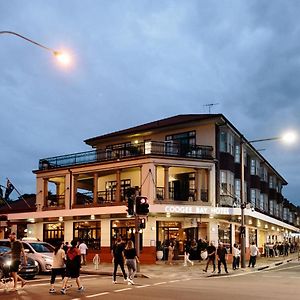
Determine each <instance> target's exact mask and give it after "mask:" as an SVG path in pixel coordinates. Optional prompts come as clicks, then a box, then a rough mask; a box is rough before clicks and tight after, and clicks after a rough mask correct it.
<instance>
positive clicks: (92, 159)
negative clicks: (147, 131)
mask: <svg viewBox="0 0 300 300" xmlns="http://www.w3.org/2000/svg"><path fill="white" fill-rule="evenodd" d="M212 154H213V147H211V146H202V145H188V146H187V145H181V144H179V143H175V142H171V141H170V142H154V141H149V142H144V143H140V144H132V145H131V146H124V147H123V148H118V149H106V150H91V151H86V152H80V153H72V154H67V155H61V156H55V157H49V158H43V159H40V161H39V170H47V169H51V168H61V167H67V166H74V165H81V164H89V163H96V162H104V161H112V160H118V159H123V158H130V157H136V156H146V155H158V156H172V157H186V158H196V159H213V156H212Z"/></svg>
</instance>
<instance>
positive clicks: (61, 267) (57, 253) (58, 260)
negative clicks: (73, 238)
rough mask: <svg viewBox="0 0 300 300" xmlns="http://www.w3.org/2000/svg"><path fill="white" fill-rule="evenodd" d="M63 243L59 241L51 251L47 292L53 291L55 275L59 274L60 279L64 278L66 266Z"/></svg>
mask: <svg viewBox="0 0 300 300" xmlns="http://www.w3.org/2000/svg"><path fill="white" fill-rule="evenodd" d="M63 245H64V244H63V243H62V242H59V243H58V244H57V246H56V247H55V249H54V252H53V264H52V269H51V280H50V285H51V286H50V290H49V293H55V292H56V291H55V288H54V283H55V278H56V276H57V275H61V278H62V280H64V278H65V273H66V268H65V259H66V253H65V251H64V249H63Z"/></svg>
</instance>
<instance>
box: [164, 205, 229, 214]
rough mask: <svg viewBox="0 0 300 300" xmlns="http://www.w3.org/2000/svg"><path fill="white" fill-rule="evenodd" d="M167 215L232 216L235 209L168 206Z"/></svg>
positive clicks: (166, 208) (166, 207)
mask: <svg viewBox="0 0 300 300" xmlns="http://www.w3.org/2000/svg"><path fill="white" fill-rule="evenodd" d="M165 212H166V213H181V214H201V215H210V214H214V215H232V214H233V209H232V208H229V207H210V206H187V205H166V206H165Z"/></svg>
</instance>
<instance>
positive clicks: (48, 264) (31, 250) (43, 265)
mask: <svg viewBox="0 0 300 300" xmlns="http://www.w3.org/2000/svg"><path fill="white" fill-rule="evenodd" d="M22 244H23V247H24V250H25V252H26V253H27V256H28V257H30V258H32V259H34V260H35V261H36V262H37V264H38V272H39V273H41V272H51V268H52V264H53V251H54V247H53V246H52V245H50V244H49V243H46V242H40V241H38V240H26V241H22ZM0 246H6V247H10V241H9V240H0Z"/></svg>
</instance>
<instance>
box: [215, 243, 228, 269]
mask: <svg viewBox="0 0 300 300" xmlns="http://www.w3.org/2000/svg"><path fill="white" fill-rule="evenodd" d="M217 260H218V274H220V273H221V264H223V266H224V269H225V272H226V273H228V271H227V263H226V261H227V250H226V248H225V247H224V245H223V243H222V242H220V243H219V247H218V249H217Z"/></svg>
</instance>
